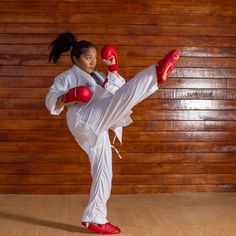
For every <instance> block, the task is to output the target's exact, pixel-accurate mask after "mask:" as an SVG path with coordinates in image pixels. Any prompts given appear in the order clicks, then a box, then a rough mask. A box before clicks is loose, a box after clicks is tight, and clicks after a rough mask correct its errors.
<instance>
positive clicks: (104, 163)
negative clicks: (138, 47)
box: [46, 32, 179, 234]
mask: <svg viewBox="0 0 236 236" xmlns="http://www.w3.org/2000/svg"><path fill="white" fill-rule="evenodd" d="M68 50H71V61H72V64H73V65H72V67H71V68H70V69H69V70H67V71H65V72H63V73H61V74H59V75H58V76H57V77H56V78H55V80H54V83H53V85H52V86H51V87H50V89H49V93H48V95H47V97H46V106H47V108H48V110H49V111H50V113H51V114H53V115H59V114H60V113H61V112H62V111H63V110H64V107H65V106H67V108H68V111H67V124H68V127H69V129H70V131H71V133H72V135H73V136H74V138H75V140H76V141H77V143H78V144H79V145H80V147H81V148H82V149H83V150H84V151H85V152H86V153H87V155H88V158H89V161H90V165H91V175H92V178H93V181H92V186H91V190H90V198H89V203H88V206H87V207H86V209H85V211H84V214H83V217H82V225H84V226H85V227H86V228H87V229H89V230H91V231H95V232H97V233H102V234H117V233H120V228H119V227H118V226H115V225H113V224H111V223H110V222H109V221H108V220H107V207H106V204H107V200H108V199H109V197H110V193H111V184H112V148H114V147H113V146H112V144H111V142H110V139H109V135H108V131H109V129H111V130H113V131H114V132H115V134H116V136H117V137H118V139H119V140H120V142H121V141H122V127H124V126H127V125H129V124H130V123H132V119H131V117H130V114H131V113H132V111H131V109H132V108H133V107H134V106H135V105H136V104H137V103H139V102H140V101H142V100H143V99H145V98H146V97H148V96H149V95H151V94H152V93H154V92H155V91H156V90H157V89H158V83H163V82H165V81H166V79H167V77H168V75H169V74H170V73H171V71H172V70H173V68H174V66H175V64H176V60H177V59H178V57H179V55H178V50H174V51H172V52H171V53H169V54H168V55H167V56H166V57H165V58H164V59H163V60H162V61H160V62H159V66H156V65H152V66H150V67H148V68H146V69H144V70H143V71H141V72H140V73H139V74H137V75H136V76H135V77H134V78H132V79H131V80H129V81H128V82H127V83H125V80H124V78H123V77H121V76H120V75H119V73H118V68H119V66H118V56H117V51H116V48H115V47H114V46H112V45H107V46H105V47H104V48H103V49H102V51H101V56H102V58H103V61H104V63H105V65H107V67H108V70H109V71H108V74H107V77H106V78H104V77H103V76H102V75H101V74H99V73H98V72H96V71H95V67H96V58H97V52H96V47H95V46H94V45H93V44H92V43H91V42H88V41H84V40H82V41H76V39H75V36H74V35H73V34H72V33H70V32H66V33H62V34H60V35H59V36H58V37H57V38H56V39H55V40H54V41H53V42H52V44H51V52H50V55H49V61H50V62H53V63H57V62H58V60H59V58H60V56H61V54H62V53H63V52H65V51H68ZM115 150H116V149H115ZM116 151H117V150H116Z"/></svg>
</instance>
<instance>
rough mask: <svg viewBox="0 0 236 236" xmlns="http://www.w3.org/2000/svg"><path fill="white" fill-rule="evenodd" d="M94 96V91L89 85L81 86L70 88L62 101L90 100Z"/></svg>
mask: <svg viewBox="0 0 236 236" xmlns="http://www.w3.org/2000/svg"><path fill="white" fill-rule="evenodd" d="M91 97H92V92H91V90H90V88H89V87H88V86H79V87H76V88H72V89H70V90H69V91H68V92H67V93H66V94H64V95H63V97H62V101H63V102H64V103H70V102H80V101H82V102H88V101H89V100H90V99H91Z"/></svg>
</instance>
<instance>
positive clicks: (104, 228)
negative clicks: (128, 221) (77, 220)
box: [81, 222, 120, 234]
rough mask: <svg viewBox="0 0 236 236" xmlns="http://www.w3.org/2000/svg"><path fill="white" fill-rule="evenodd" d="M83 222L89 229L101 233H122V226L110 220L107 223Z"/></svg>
mask: <svg viewBox="0 0 236 236" xmlns="http://www.w3.org/2000/svg"><path fill="white" fill-rule="evenodd" d="M81 224H82V225H83V226H85V227H86V228H87V229H88V230H91V231H94V232H96V233H100V234H119V233H120V228H119V227H118V226H116V225H113V224H112V223H110V222H107V223H106V224H95V223H92V222H82V223H81Z"/></svg>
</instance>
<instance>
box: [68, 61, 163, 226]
mask: <svg viewBox="0 0 236 236" xmlns="http://www.w3.org/2000/svg"><path fill="white" fill-rule="evenodd" d="M157 89H158V87H157V78H156V65H152V66H150V67H148V68H146V69H144V70H143V71H141V72H140V73H138V74H137V75H136V76H135V77H134V78H132V79H131V80H129V81H128V82H127V83H126V84H124V85H123V86H122V87H121V88H119V89H118V90H117V91H116V92H115V93H114V95H112V96H110V97H107V98H104V99H101V100H98V101H97V102H95V103H92V104H91V105H90V106H88V107H87V108H86V109H85V110H83V112H80V113H81V114H79V115H78V118H77V120H76V125H75V126H74V127H73V128H70V127H69V128H70V130H71V132H72V134H73V135H74V137H75V139H76V141H77V142H78V144H79V145H80V146H81V147H82V148H83V150H84V151H85V152H86V153H87V154H88V157H89V161H90V165H91V175H92V178H93V181H92V186H91V190H90V198H89V203H88V206H87V207H86V209H85V211H84V214H83V217H82V221H85V222H94V223H98V224H104V223H106V222H108V221H107V207H106V204H107V200H108V199H109V197H110V193H111V184H112V150H111V143H110V139H109V135H108V130H109V129H110V128H111V127H114V125H116V124H119V125H120V124H122V119H123V118H124V117H126V116H127V114H130V111H131V109H132V108H133V107H134V106H135V105H136V104H138V103H139V102H140V101H142V100H143V99H145V98H147V97H148V96H149V95H151V94H152V93H154V92H155V91H156V90H157ZM120 121H121V123H120ZM128 124H129V123H127V122H124V123H123V125H122V126H126V125H128Z"/></svg>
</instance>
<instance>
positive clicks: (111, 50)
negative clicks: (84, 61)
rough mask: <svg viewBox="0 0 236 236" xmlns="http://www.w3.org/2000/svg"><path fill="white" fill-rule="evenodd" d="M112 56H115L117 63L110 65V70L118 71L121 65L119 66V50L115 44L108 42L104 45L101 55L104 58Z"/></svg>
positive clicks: (107, 58)
mask: <svg viewBox="0 0 236 236" xmlns="http://www.w3.org/2000/svg"><path fill="white" fill-rule="evenodd" d="M111 56H114V57H115V60H116V61H115V64H113V65H109V66H108V70H109V71H111V72H113V71H118V69H119V66H118V55H117V50H116V48H115V46H113V45H111V44H108V45H106V46H104V47H103V48H102V50H101V57H102V59H103V60H109V59H110V58H111Z"/></svg>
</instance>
